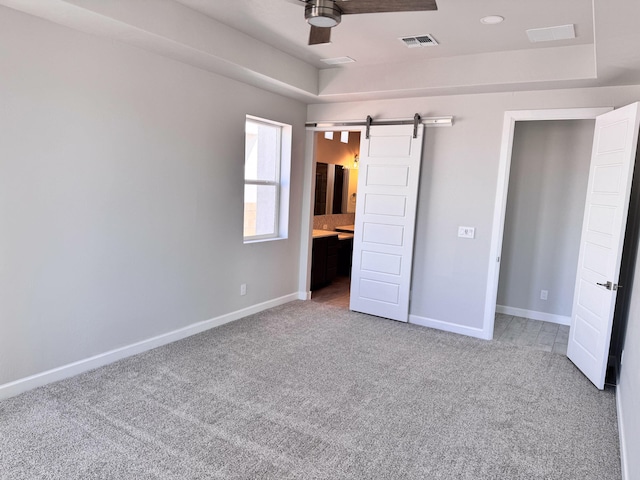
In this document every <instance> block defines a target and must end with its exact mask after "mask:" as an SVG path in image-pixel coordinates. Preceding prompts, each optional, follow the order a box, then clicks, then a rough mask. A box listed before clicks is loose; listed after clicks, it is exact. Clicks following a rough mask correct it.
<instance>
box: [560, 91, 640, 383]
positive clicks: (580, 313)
mask: <svg viewBox="0 0 640 480" xmlns="http://www.w3.org/2000/svg"><path fill="white" fill-rule="evenodd" d="M639 112H640V104H638V103H634V104H632V105H628V106H626V107H623V108H620V109H618V110H614V111H612V112H609V113H605V114H604V115H600V116H599V117H598V118H597V119H596V126H595V134H594V139H593V152H592V155H591V167H590V171H589V184H588V187H587V201H586V205H585V212H584V222H583V225H582V238H581V240H580V254H579V257H578V273H577V278H576V289H575V294H574V299H573V312H572V315H571V330H570V333H569V344H568V348H567V356H568V357H569V359H570V360H571V361H572V362H573V363H575V364H576V366H577V367H578V368H579V369H580V370H582V372H583V373H584V374H585V375H586V376H587V378H589V380H591V381H592V382H593V383H594V385H595V386H596V387H598V388H599V389H603V388H604V379H605V374H606V369H607V361H608V357H609V344H610V341H611V328H612V325H613V313H614V308H615V304H616V294H617V289H618V287H619V286H618V278H619V275H620V261H621V258H622V246H623V242H624V233H625V228H626V222H627V213H628V208H629V196H630V193H631V180H632V176H633V167H634V162H635V158H636V148H637V144H638V124H639V121H640V115H639Z"/></svg>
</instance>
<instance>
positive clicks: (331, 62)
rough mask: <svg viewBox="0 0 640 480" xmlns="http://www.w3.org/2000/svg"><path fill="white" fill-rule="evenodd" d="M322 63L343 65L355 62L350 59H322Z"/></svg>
mask: <svg viewBox="0 0 640 480" xmlns="http://www.w3.org/2000/svg"><path fill="white" fill-rule="evenodd" d="M321 61H322V62H324V63H326V64H327V65H343V64H345V63H353V62H355V60H354V59H353V58H351V57H336V58H323V59H322V60H321Z"/></svg>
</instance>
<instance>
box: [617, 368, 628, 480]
mask: <svg viewBox="0 0 640 480" xmlns="http://www.w3.org/2000/svg"><path fill="white" fill-rule="evenodd" d="M618 380H619V379H618ZM621 398H622V394H621V392H620V383H619V382H618V386H617V387H616V410H617V412H616V413H617V415H616V417H617V418H618V436H619V438H620V470H621V472H622V480H631V477H630V476H629V465H628V463H627V458H629V457H628V451H627V444H626V442H625V438H626V437H625V435H624V419H623V418H622V415H623V411H622V404H621V400H620V399H621Z"/></svg>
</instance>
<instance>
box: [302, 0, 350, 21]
mask: <svg viewBox="0 0 640 480" xmlns="http://www.w3.org/2000/svg"><path fill="white" fill-rule="evenodd" d="M304 18H306V19H307V22H309V24H311V25H313V26H314V27H325V28H326V27H335V26H336V25H338V24H339V23H340V20H341V19H342V12H341V11H340V7H338V5H336V2H335V1H334V0H310V1H309V2H308V3H307V5H306V6H305V8H304Z"/></svg>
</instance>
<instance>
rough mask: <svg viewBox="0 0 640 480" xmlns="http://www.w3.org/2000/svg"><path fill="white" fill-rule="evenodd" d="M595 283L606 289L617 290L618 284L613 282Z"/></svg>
mask: <svg viewBox="0 0 640 480" xmlns="http://www.w3.org/2000/svg"><path fill="white" fill-rule="evenodd" d="M596 285H600V286H601V287H604V288H606V289H607V290H617V289H618V285H616V284H615V283H611V282H607V283H596Z"/></svg>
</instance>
